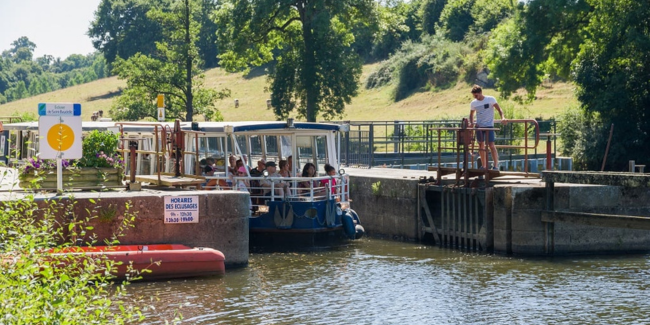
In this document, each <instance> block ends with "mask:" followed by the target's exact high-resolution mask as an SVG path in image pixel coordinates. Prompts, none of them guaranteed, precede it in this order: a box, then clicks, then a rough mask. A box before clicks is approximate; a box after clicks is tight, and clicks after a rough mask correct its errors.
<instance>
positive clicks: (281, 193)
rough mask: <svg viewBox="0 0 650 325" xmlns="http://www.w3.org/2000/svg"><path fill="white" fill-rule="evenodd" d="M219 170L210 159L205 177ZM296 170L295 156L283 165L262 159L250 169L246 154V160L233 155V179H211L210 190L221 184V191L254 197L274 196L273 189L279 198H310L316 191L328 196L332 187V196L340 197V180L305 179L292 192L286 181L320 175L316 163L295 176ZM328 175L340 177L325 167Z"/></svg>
mask: <svg viewBox="0 0 650 325" xmlns="http://www.w3.org/2000/svg"><path fill="white" fill-rule="evenodd" d="M278 167H279V169H278ZM215 170H216V167H215V166H214V159H213V158H207V159H206V166H205V167H204V174H205V176H213V175H214V172H215ZM292 170H293V159H292V156H289V157H288V158H287V159H286V160H280V162H279V166H278V164H276V163H275V162H274V161H266V160H265V159H263V158H262V159H260V160H258V161H257V167H255V168H251V169H250V170H248V157H247V156H246V155H243V156H242V159H238V158H237V156H234V155H231V156H230V157H229V158H228V175H229V177H228V178H227V179H226V180H221V181H217V180H216V179H210V180H209V181H208V183H207V184H206V187H207V188H216V186H217V185H219V186H220V187H221V188H227V189H237V190H242V191H249V192H251V194H253V195H263V196H271V189H273V190H274V196H276V197H279V198H283V197H285V196H292V195H298V196H310V195H311V194H310V192H311V191H314V196H324V195H325V194H326V193H327V192H326V189H327V188H328V187H330V188H331V191H332V194H336V192H337V191H336V180H335V179H333V178H330V179H325V180H320V181H316V180H313V181H311V180H302V181H299V182H298V183H297V188H295V189H292V188H291V182H289V181H288V180H286V181H285V180H282V178H289V177H303V178H312V177H317V176H318V175H317V174H316V166H315V165H314V164H312V163H306V164H305V166H304V167H303V168H302V172H300V171H299V169H296V170H295V172H296V174H298V175H297V176H294V175H293V174H292ZM264 171H266V172H267V176H266V177H263V176H264ZM325 173H326V174H327V175H329V176H336V170H335V168H334V167H332V166H331V165H330V164H325ZM248 174H250V176H251V177H252V178H251V179H248V178H244V177H246V176H248ZM262 177H263V178H262ZM256 178H260V179H256ZM249 189H250V190H249Z"/></svg>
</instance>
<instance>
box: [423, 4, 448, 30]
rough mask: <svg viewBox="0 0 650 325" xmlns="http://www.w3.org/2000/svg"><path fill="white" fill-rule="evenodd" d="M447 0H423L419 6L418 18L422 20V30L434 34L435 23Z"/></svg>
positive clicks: (438, 19)
mask: <svg viewBox="0 0 650 325" xmlns="http://www.w3.org/2000/svg"><path fill="white" fill-rule="evenodd" d="M446 4H447V0H424V1H422V5H421V6H420V13H419V14H420V19H421V20H422V32H423V33H424V34H429V35H434V34H435V33H436V24H437V23H438V21H440V14H442V10H443V9H444V8H445V5H446Z"/></svg>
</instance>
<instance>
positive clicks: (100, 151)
mask: <svg viewBox="0 0 650 325" xmlns="http://www.w3.org/2000/svg"><path fill="white" fill-rule="evenodd" d="M119 141H120V140H119V136H118V135H117V134H115V133H113V132H111V131H99V130H92V131H91V132H90V133H88V134H86V135H85V136H84V139H83V142H82V147H83V156H82V157H81V159H79V161H77V163H76V166H78V167H122V163H123V161H122V158H121V155H120V154H119V153H118V152H117V145H118V143H119Z"/></svg>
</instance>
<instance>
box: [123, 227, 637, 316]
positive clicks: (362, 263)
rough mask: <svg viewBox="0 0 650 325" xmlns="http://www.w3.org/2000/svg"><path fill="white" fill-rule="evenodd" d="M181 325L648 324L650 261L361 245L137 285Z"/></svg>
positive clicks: (266, 257)
mask: <svg viewBox="0 0 650 325" xmlns="http://www.w3.org/2000/svg"><path fill="white" fill-rule="evenodd" d="M129 292H131V293H133V294H134V295H137V296H139V297H141V298H143V297H144V298H146V300H147V303H148V304H150V305H151V306H153V308H155V309H152V308H149V309H146V310H145V315H146V316H147V320H146V323H148V324H162V323H164V322H165V320H172V319H173V318H174V315H175V313H176V312H179V313H180V314H182V316H183V320H182V323H183V324H649V323H650V255H628V256H599V257H593V256H588V257H584V256H580V257H564V258H518V257H505V256H498V255H482V254H475V253H468V252H461V251H455V250H450V249H441V248H438V247H435V246H427V245H422V244H411V243H401V242H393V241H384V240H377V239H363V240H361V241H357V242H354V243H352V244H350V245H348V246H345V247H340V248H336V249H323V250H315V251H311V252H293V253H286V252H283V253H254V254H251V256H250V265H249V266H248V267H247V268H243V269H238V270H228V271H227V274H226V275H225V276H224V277H213V278H200V279H188V280H177V281H168V282H150V283H136V284H132V285H130V286H129Z"/></svg>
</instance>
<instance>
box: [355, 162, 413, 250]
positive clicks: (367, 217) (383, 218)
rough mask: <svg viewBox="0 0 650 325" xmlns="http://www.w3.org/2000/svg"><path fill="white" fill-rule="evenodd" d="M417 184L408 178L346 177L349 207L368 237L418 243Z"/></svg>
mask: <svg viewBox="0 0 650 325" xmlns="http://www.w3.org/2000/svg"><path fill="white" fill-rule="evenodd" d="M378 174H380V173H378ZM417 184H418V180H417V179H411V178H390V177H381V176H376V177H369V176H354V175H352V176H350V197H351V198H352V204H351V207H352V209H354V210H355V211H356V212H357V213H358V214H359V217H360V219H361V225H363V227H364V228H365V230H366V232H367V233H368V235H370V236H380V237H390V238H394V239H400V240H420V239H421V237H422V227H423V225H422V222H421V220H419V219H418V214H417V212H418V211H417V209H418V201H417V197H418V195H417Z"/></svg>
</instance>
